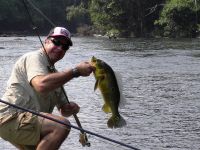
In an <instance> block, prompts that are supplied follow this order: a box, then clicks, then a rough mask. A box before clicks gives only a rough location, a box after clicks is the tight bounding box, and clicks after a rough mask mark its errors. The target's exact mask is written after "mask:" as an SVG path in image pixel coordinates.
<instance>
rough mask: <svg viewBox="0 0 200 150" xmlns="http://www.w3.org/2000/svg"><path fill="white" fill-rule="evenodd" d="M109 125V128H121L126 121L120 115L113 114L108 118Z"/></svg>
mask: <svg viewBox="0 0 200 150" xmlns="http://www.w3.org/2000/svg"><path fill="white" fill-rule="evenodd" d="M107 125H108V127H109V128H121V127H123V126H125V125H126V121H125V119H124V118H123V117H122V116H120V115H117V116H112V117H110V119H109V120H108V122H107Z"/></svg>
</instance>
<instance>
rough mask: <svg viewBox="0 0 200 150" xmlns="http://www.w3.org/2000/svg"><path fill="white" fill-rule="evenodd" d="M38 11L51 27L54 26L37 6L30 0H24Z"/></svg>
mask: <svg viewBox="0 0 200 150" xmlns="http://www.w3.org/2000/svg"><path fill="white" fill-rule="evenodd" d="M26 1H27V2H28V3H29V4H30V5H31V6H32V7H33V8H34V9H35V10H36V11H37V12H38V13H40V15H42V16H43V17H44V19H46V20H47V21H48V22H49V23H50V24H51V25H52V26H53V27H55V26H56V25H55V24H54V23H53V22H52V21H51V20H50V19H49V18H48V17H47V16H46V15H45V14H44V13H43V12H42V11H41V10H40V9H39V8H37V7H36V6H35V5H34V4H33V3H32V2H31V1H30V0H26Z"/></svg>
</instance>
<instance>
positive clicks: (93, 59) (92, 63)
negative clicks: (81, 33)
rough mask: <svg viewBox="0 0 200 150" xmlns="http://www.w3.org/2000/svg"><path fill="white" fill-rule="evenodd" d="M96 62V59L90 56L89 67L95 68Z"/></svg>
mask: <svg viewBox="0 0 200 150" xmlns="http://www.w3.org/2000/svg"><path fill="white" fill-rule="evenodd" d="M96 62H97V59H96V57H94V56H92V58H91V61H90V63H91V65H92V66H94V67H95V65H96Z"/></svg>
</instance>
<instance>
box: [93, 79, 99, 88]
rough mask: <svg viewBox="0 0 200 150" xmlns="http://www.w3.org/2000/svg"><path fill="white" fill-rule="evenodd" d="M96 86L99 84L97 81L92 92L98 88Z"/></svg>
mask: <svg viewBox="0 0 200 150" xmlns="http://www.w3.org/2000/svg"><path fill="white" fill-rule="evenodd" d="M98 84H99V80H97V81H96V82H95V85H94V91H96V89H97V88H98Z"/></svg>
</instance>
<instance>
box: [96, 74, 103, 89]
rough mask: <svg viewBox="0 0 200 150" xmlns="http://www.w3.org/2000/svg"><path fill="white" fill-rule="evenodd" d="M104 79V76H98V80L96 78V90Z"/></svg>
mask: <svg viewBox="0 0 200 150" xmlns="http://www.w3.org/2000/svg"><path fill="white" fill-rule="evenodd" d="M103 79H104V76H102V77H101V78H98V80H96V83H95V85H94V91H95V90H96V89H97V88H98V85H99V83H100V82H101V81H102V80H103Z"/></svg>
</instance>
